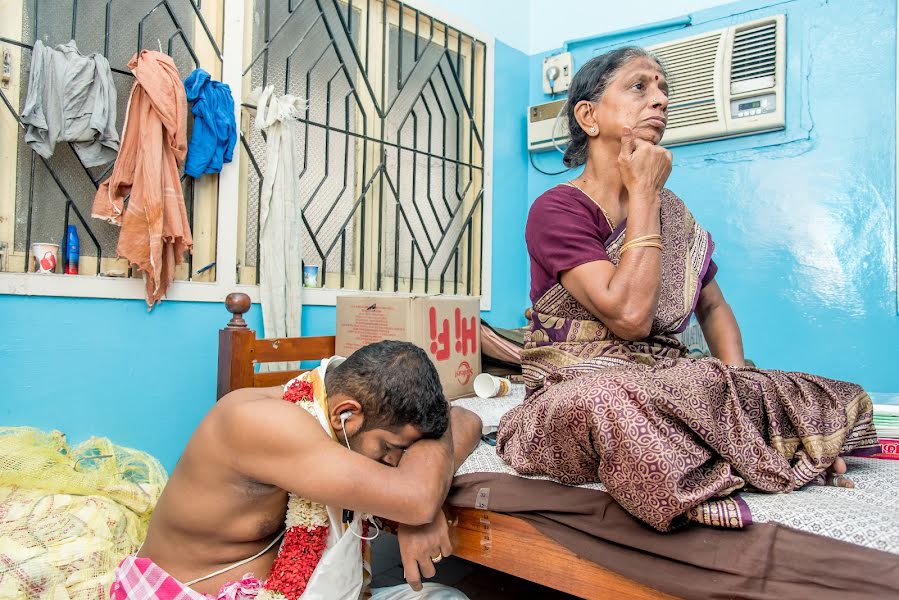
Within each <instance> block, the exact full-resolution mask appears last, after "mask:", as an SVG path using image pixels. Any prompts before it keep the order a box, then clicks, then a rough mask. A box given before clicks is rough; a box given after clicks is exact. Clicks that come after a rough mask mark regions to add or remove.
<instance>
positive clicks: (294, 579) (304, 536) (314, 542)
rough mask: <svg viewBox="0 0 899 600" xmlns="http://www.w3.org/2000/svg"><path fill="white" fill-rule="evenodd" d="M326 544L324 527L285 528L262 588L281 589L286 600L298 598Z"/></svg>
mask: <svg viewBox="0 0 899 600" xmlns="http://www.w3.org/2000/svg"><path fill="white" fill-rule="evenodd" d="M327 544H328V528H327V527H316V528H314V529H303V528H302V527H291V528H290V529H288V530H287V532H286V533H285V534H284V541H283V542H282V543H281V549H280V550H279V551H278V557H277V558H276V559H275V562H274V563H273V564H272V570H271V572H270V573H269V575H268V579H267V580H266V581H265V586H264V589H266V590H272V591H276V592H280V593H282V594H284V596H285V597H286V598H287V599H288V600H297V598H299V597H300V596H301V595H302V594H303V592H304V591H306V585H307V584H308V583H309V578H310V577H312V572H313V571H314V570H315V567H316V565H318V562H319V561H320V560H321V557H322V554H323V553H324V551H325V547H326V546H327Z"/></svg>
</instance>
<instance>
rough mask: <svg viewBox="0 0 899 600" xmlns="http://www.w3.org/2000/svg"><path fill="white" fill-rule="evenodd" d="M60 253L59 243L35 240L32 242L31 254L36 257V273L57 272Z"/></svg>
mask: <svg viewBox="0 0 899 600" xmlns="http://www.w3.org/2000/svg"><path fill="white" fill-rule="evenodd" d="M58 253H59V244H45V243H41V242H35V243H34V244H31V256H33V257H34V271H35V272H36V273H55V272H56V255H57V254H58Z"/></svg>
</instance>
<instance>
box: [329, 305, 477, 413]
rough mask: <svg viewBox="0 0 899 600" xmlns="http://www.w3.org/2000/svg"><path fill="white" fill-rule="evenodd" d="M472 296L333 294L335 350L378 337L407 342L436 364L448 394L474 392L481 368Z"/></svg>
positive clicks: (342, 353) (342, 352) (345, 350)
mask: <svg viewBox="0 0 899 600" xmlns="http://www.w3.org/2000/svg"><path fill="white" fill-rule="evenodd" d="M480 304H481V303H480V299H479V298H476V297H475V298H473V297H471V296H412V297H408V296H407V297H390V296H338V297H337V335H336V340H335V341H336V351H337V354H338V355H340V356H349V355H350V354H352V353H353V352H354V351H355V350H358V349H359V348H361V347H362V346H365V345H367V344H371V343H374V342H380V341H382V340H401V341H405V342H412V343H413V344H415V345H417V346H419V347H420V348H423V349H424V350H425V352H427V353H428V356H429V357H430V358H431V361H433V363H434V365H435V366H436V367H437V373H438V374H439V375H440V382H441V383H442V384H443V392H444V393H445V394H446V397H447V398H450V399H452V398H459V397H460V396H465V395H470V394H472V393H474V378H475V377H477V376H478V375H479V374H480V372H481V306H480Z"/></svg>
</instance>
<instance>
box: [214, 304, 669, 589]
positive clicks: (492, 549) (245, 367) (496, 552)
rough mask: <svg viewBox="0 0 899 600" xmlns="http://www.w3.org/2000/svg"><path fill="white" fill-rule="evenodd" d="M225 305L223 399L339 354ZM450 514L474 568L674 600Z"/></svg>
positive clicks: (480, 518)
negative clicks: (266, 368)
mask: <svg viewBox="0 0 899 600" xmlns="http://www.w3.org/2000/svg"><path fill="white" fill-rule="evenodd" d="M225 306H226V308H227V309H228V312H230V313H231V315H232V316H231V320H230V321H229V322H228V325H227V326H226V327H225V328H224V329H221V330H220V331H219V353H218V395H217V397H218V398H221V397H222V396H224V395H225V394H227V393H228V392H230V391H232V390H236V389H240V388H245V387H270V386H275V385H281V384H284V383H287V381H289V380H290V379H291V378H293V377H295V376H297V375H298V374H300V373H301V372H302V371H281V372H272V373H256V372H255V369H254V365H255V364H256V363H265V362H278V361H292V362H295V361H302V360H321V359H323V358H328V357H330V356H333V355H334V337H333V336H320V337H302V338H281V339H257V338H256V332H255V331H253V330H252V329H250V328H248V327H247V323H246V321H245V320H244V319H243V315H244V314H245V313H246V312H247V311H248V310H249V309H250V298H249V296H247V295H246V294H240V293H235V294H230V295H228V297H227V298H226V299H225ZM446 511H447V513H448V514H449V515H450V517H449V518H450V520H451V521H452V525H451V527H450V536H451V539H452V542H453V549H454V550H453V553H454V554H455V555H456V556H459V557H462V558H464V559H466V560H469V561H471V562H473V563H477V564H480V565H484V566H486V567H490V568H491V569H496V570H498V571H502V572H504V573H509V574H511V575H514V576H516V577H520V578H522V579H527V580H529V581H533V582H535V583H539V584H541V585H544V586H547V587H550V588H553V589H556V590H560V591H563V592H565V593H568V594H573V595H575V596H579V597H581V598H591V599H593V598H610V599H612V598H614V599H618V598H621V599H633V600H647V599H649V598H667V599H673V598H674V597H673V596H669V595H667V594H664V593H662V592H659V591H657V590H654V589H652V588H649V587H647V586H645V585H643V584H641V583H637V582H635V581H633V580H631V579H628V578H626V577H623V576H621V575H618V574H617V573H613V572H612V571H609V570H608V569H604V568H603V567H600V566H599V565H597V564H596V563H593V562H591V561H588V560H585V559H583V558H580V557H578V556H577V555H576V554H574V553H573V552H571V551H570V550H568V549H567V548H565V547H563V546H561V545H560V544H558V543H557V542H555V541H553V540H552V539H551V538H549V537H547V536H545V535H543V534H542V533H540V532H539V531H538V530H537V529H536V528H535V527H534V526H533V525H531V524H530V523H528V522H527V521H524V520H523V519H519V518H517V517H514V516H511V515H507V514H502V513H497V512H493V511H489V510H477V509H474V508H458V507H447V508H446Z"/></svg>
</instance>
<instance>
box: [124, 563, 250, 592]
mask: <svg viewBox="0 0 899 600" xmlns="http://www.w3.org/2000/svg"><path fill="white" fill-rule="evenodd" d="M261 589H262V582H261V581H259V580H258V579H257V578H255V577H253V576H252V575H249V574H247V575H244V576H243V577H242V578H241V579H240V581H235V582H233V583H226V584H225V585H223V586H222V589H220V590H219V593H218V595H216V596H210V595H208V594H201V593H199V592H195V591H193V590H192V589H190V588H189V587H187V586H186V585H184V584H183V583H181V582H180V581H178V580H177V579H175V578H174V577H172V576H171V575H169V574H168V573H166V572H165V571H164V570H163V569H161V568H159V566H158V565H157V564H156V563H154V562H153V561H152V560H150V559H149V558H137V557H136V556H128V557H126V558H125V559H124V560H123V561H122V562H121V563H119V566H118V567H117V568H116V570H115V580H114V581H113V582H112V587H111V588H110V590H109V597H110V598H111V599H112V600H209V599H210V598H212V599H214V600H253V599H254V598H256V595H257V594H258V593H259V590H261Z"/></svg>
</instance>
